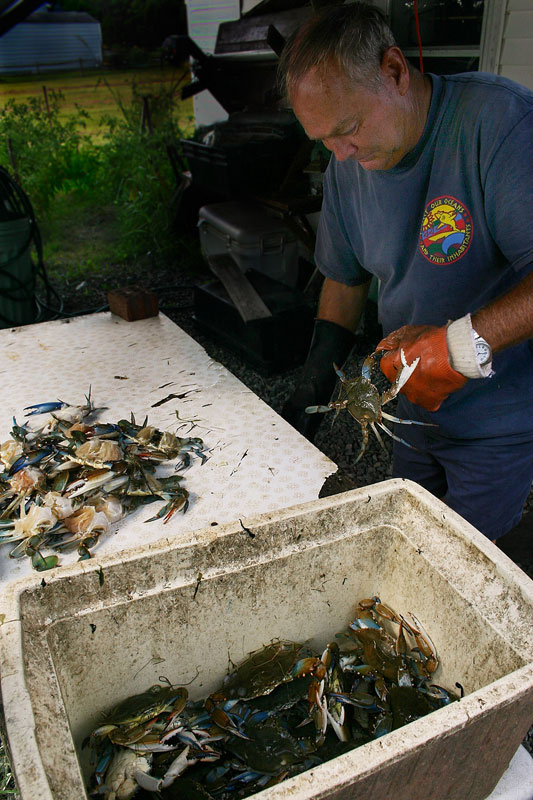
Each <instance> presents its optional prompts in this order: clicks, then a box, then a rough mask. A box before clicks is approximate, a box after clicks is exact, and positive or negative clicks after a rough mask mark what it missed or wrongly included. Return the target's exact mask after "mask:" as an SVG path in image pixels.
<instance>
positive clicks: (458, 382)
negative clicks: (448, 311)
mask: <svg viewBox="0 0 533 800" xmlns="http://www.w3.org/2000/svg"><path fill="white" fill-rule="evenodd" d="M402 349H403V351H404V353H405V359H406V361H407V363H408V364H411V363H412V362H413V361H414V360H415V358H418V357H420V362H419V364H418V366H417V367H416V369H415V371H414V372H413V374H412V375H411V377H410V378H409V380H408V381H407V383H406V384H405V386H404V387H403V388H402V389H401V393H402V394H404V395H405V396H406V397H407V399H408V400H410V401H411V403H415V404H416V405H417V406H422V408H425V409H427V411H437V409H438V408H440V406H441V404H442V403H443V402H444V400H446V398H447V397H448V396H449V395H450V394H451V393H452V392H455V391H457V389H460V388H461V387H462V386H464V385H465V383H466V381H467V379H466V378H465V377H464V375H461V373H460V372H456V371H455V370H454V369H453V367H452V366H451V364H450V358H449V352H448V345H447V343H446V325H443V326H442V327H440V328H438V327H437V326H435V325H404V326H403V327H402V328H398V330H396V331H393V332H392V333H390V334H389V335H388V336H386V337H385V338H384V339H382V340H381V342H380V343H379V344H378V346H377V347H376V350H385V351H387V352H385V354H384V355H383V357H382V359H381V370H382V372H383V373H384V374H385V375H386V377H387V378H388V379H389V381H391V383H392V382H393V381H394V380H395V379H396V376H397V374H398V371H399V369H400V368H401V366H402V363H401V356H400V351H401V350H402Z"/></svg>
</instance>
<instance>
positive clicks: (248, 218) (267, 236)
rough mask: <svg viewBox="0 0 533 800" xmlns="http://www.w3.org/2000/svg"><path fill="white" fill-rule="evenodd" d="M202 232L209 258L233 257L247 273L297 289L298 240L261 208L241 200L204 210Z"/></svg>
mask: <svg viewBox="0 0 533 800" xmlns="http://www.w3.org/2000/svg"><path fill="white" fill-rule="evenodd" d="M198 228H199V231H200V244H201V248H202V252H203V254H204V256H205V257H206V258H207V257H208V256H211V255H219V254H220V253H229V254H230V255H231V256H232V257H233V258H234V260H235V261H236V262H237V264H238V265H239V267H240V268H241V270H242V271H243V272H246V270H247V269H255V270H256V271H257V272H262V273H263V274H265V275H268V276H269V277H270V278H273V279H274V280H276V281H280V282H281V283H286V284H287V285H288V286H295V285H296V282H297V280H298V241H297V239H296V236H295V234H294V233H293V232H292V231H290V230H289V229H288V228H287V227H286V226H285V225H284V224H283V221H282V220H280V219H277V218H275V217H272V216H269V215H268V213H267V212H266V211H265V210H264V209H262V208H261V207H260V206H258V205H255V204H254V203H243V202H240V201H237V200H235V201H231V200H230V201H228V202H225V203H213V204H211V205H207V206H203V207H202V208H201V209H200V212H199V222H198Z"/></svg>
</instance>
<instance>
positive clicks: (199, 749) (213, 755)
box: [87, 597, 458, 800]
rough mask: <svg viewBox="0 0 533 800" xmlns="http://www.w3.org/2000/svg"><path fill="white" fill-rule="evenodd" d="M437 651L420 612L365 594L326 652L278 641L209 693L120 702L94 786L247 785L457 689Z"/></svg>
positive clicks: (101, 734) (178, 692) (97, 744)
mask: <svg viewBox="0 0 533 800" xmlns="http://www.w3.org/2000/svg"><path fill="white" fill-rule="evenodd" d="M438 663H439V662H438V657H437V653H436V651H435V648H434V645H433V644H432V642H431V640H430V638H429V636H428V635H427V633H426V632H425V631H424V630H423V628H422V625H421V624H420V622H419V621H418V620H417V619H416V618H415V617H414V616H413V615H412V614H407V615H406V616H405V617H404V616H401V615H399V614H397V613H396V612H394V611H393V610H392V609H391V608H389V607H388V606H386V605H384V604H383V603H381V601H380V599H379V597H372V598H370V599H367V600H362V601H361V602H360V603H359V605H358V608H357V610H356V613H355V617H354V619H353V620H352V621H351V622H350V624H349V625H348V627H347V628H346V629H345V630H344V631H342V632H341V633H337V634H336V636H335V640H334V641H332V642H331V643H330V644H328V645H327V647H326V648H325V650H324V652H323V653H322V654H321V655H319V654H318V653H316V652H313V651H312V650H311V649H310V648H309V647H307V646H306V645H305V644H301V643H297V642H291V641H274V642H272V643H271V644H269V645H267V646H266V647H264V648H261V649H260V650H256V651H255V652H253V653H251V654H250V655H249V656H248V658H246V659H245V660H244V661H243V662H242V663H241V664H240V665H238V666H237V667H235V668H234V669H233V671H232V672H230V673H229V674H228V675H227V676H226V678H225V680H224V682H223V683H222V685H221V686H220V688H219V689H218V690H217V691H215V692H213V693H212V694H211V695H209V697H207V698H206V699H203V700H197V701H194V702H192V701H190V700H189V699H188V692H187V689H186V688H185V687H183V686H181V687H175V686H172V685H168V686H163V685H159V684H156V685H155V686H152V687H151V688H150V689H148V690H147V691H146V692H144V693H143V694H140V695H135V696H133V697H130V698H128V699H126V700H124V701H123V702H121V703H120V704H119V705H118V706H116V707H115V708H113V709H111V710H110V711H109V712H108V713H107V714H106V715H105V717H104V722H103V724H101V725H99V726H98V727H97V728H96V729H95V730H94V731H93V732H92V734H91V735H90V737H88V740H87V742H88V743H90V745H91V747H92V749H93V764H94V766H95V769H94V774H93V785H92V787H91V791H92V795H91V796H100V797H101V796H102V795H103V796H104V797H105V798H106V800H118V798H121V799H122V800H128V798H130V797H132V796H133V795H134V794H135V797H136V798H139V800H140V799H141V798H146V797H150V798H158V800H164V798H177V797H187V798H189V797H190V798H204V800H209V798H211V800H230V798H231V800H235V798H243V797H247V796H249V795H250V794H253V793H254V792H258V791H260V790H262V789H265V788H267V787H270V786H273V785H275V784H277V783H279V782H280V781H283V780H284V779H286V778H289V777H292V776H294V775H297V774H298V773H300V772H303V771H304V770H307V769H311V768H312V767H316V766H318V765H319V764H321V763H323V762H324V761H327V760H329V759H331V758H334V757H335V756H338V755H342V754H343V753H346V752H348V751H349V750H351V749H353V748H355V747H358V746H360V745H363V744H366V743H367V742H370V741H372V740H373V739H376V738H378V737H380V736H383V735H384V734H386V733H388V732H389V731H392V730H395V729H396V728H399V727H401V726H402V725H405V724H407V723H409V722H412V721H414V720H416V719H418V718H420V717H422V716H425V715H426V714H428V713H430V712H432V711H435V710H437V709H439V708H441V707H442V706H444V705H447V704H448V703H450V702H451V701H453V700H456V699H458V698H457V696H456V695H454V694H453V693H452V692H449V691H447V690H446V689H444V688H442V687H441V686H438V685H436V684H434V683H433V674H434V672H435V670H436V669H437V667H438ZM184 773H185V774H184ZM140 788H142V791H140V792H139V794H137V792H138V791H139V789H140Z"/></svg>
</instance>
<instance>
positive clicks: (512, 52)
mask: <svg viewBox="0 0 533 800" xmlns="http://www.w3.org/2000/svg"><path fill="white" fill-rule="evenodd" d="M498 72H499V74H500V75H504V76H505V77H506V78H511V79H512V80H514V81H518V83H523V84H524V85H525V86H529V88H530V89H533V0H508V2H507V14H506V17H505V25H504V30H503V38H502V47H501V54H500V63H499V69H498Z"/></svg>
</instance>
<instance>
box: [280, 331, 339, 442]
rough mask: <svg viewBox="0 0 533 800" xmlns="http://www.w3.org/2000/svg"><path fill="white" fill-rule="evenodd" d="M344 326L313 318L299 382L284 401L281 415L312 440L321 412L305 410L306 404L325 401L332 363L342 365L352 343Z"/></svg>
mask: <svg viewBox="0 0 533 800" xmlns="http://www.w3.org/2000/svg"><path fill="white" fill-rule="evenodd" d="M354 341H355V336H354V334H353V333H352V332H351V331H349V330H348V329H347V328H343V327H342V325H337V323H336V322H329V321H328V320H325V319H317V320H315V327H314V331H313V338H312V339H311V345H310V347H309V353H308V355H307V361H306V362H305V365H304V368H303V374H302V378H301V381H300V384H299V386H298V387H297V388H296V390H295V392H294V393H293V395H292V396H291V397H289V399H288V400H287V401H286V403H285V405H284V406H283V408H282V410H281V416H282V417H283V419H285V420H287V422H289V423H290V424H291V425H292V426H293V428H296V430H297V431H299V432H300V433H301V434H302V435H303V436H305V437H306V438H307V439H309V441H310V442H312V441H313V439H314V437H315V435H316V432H317V430H318V428H319V425H320V423H321V422H322V419H323V417H324V414H306V413H305V409H306V408H307V406H315V405H327V404H328V403H329V401H330V398H331V394H332V392H333V389H334V388H335V382H336V380H337V376H336V374H335V369H334V367H333V363H335V364H337V366H339V367H342V365H343V364H344V362H345V361H346V359H347V358H348V356H349V355H350V351H351V349H352V347H353V345H354Z"/></svg>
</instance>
